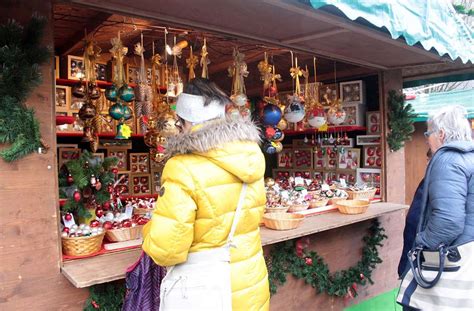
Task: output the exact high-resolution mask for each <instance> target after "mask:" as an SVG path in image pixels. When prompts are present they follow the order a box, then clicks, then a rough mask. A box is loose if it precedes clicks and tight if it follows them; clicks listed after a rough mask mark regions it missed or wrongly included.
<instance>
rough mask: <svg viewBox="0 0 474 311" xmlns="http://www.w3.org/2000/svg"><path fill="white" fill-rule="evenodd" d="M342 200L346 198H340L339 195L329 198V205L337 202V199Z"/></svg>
mask: <svg viewBox="0 0 474 311" xmlns="http://www.w3.org/2000/svg"><path fill="white" fill-rule="evenodd" d="M344 200H347V198H341V197H332V198H329V202H328V203H329V205H335V204H337V202H339V201H344Z"/></svg>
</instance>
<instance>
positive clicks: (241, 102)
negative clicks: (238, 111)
mask: <svg viewBox="0 0 474 311" xmlns="http://www.w3.org/2000/svg"><path fill="white" fill-rule="evenodd" d="M230 99H231V100H232V102H233V103H234V104H235V105H236V106H239V107H241V106H245V104H247V101H248V99H247V95H245V94H244V93H240V94H236V95H232V96H231V97H230Z"/></svg>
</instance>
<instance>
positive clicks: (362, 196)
mask: <svg viewBox="0 0 474 311" xmlns="http://www.w3.org/2000/svg"><path fill="white" fill-rule="evenodd" d="M376 192H377V189H375V188H373V189H367V190H361V191H352V190H347V194H348V195H349V197H348V199H349V200H372V199H373V198H374V197H375V193H376Z"/></svg>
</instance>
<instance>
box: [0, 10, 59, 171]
mask: <svg viewBox="0 0 474 311" xmlns="http://www.w3.org/2000/svg"><path fill="white" fill-rule="evenodd" d="M46 22H47V21H46V19H45V18H43V17H39V16H33V17H32V19H31V20H30V22H29V23H28V25H27V26H26V27H24V28H23V27H22V26H21V25H19V24H18V23H16V22H15V21H13V20H9V21H8V22H7V23H6V24H2V25H0V144H11V145H10V146H9V147H8V148H6V149H4V150H2V151H0V157H2V158H3V159H4V160H5V161H7V162H12V161H15V160H18V159H20V158H22V157H24V156H26V155H28V154H30V153H32V152H34V151H35V150H38V148H40V147H44V148H46V149H47V148H48V146H47V144H46V143H44V142H43V140H42V139H41V134H40V130H39V122H38V120H37V119H36V117H35V112H34V110H33V109H32V108H28V107H26V105H25V101H26V99H27V98H28V96H30V94H31V91H32V90H33V88H34V87H36V86H38V85H39V84H40V83H41V80H42V79H41V78H42V77H41V68H40V66H41V64H43V63H45V62H46V61H47V60H48V59H49V58H50V55H51V53H50V50H49V49H48V48H47V47H45V46H42V45H41V39H42V37H43V30H44V27H45V25H46Z"/></svg>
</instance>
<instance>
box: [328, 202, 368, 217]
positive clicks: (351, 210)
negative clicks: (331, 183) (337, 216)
mask: <svg viewBox="0 0 474 311" xmlns="http://www.w3.org/2000/svg"><path fill="white" fill-rule="evenodd" d="M369 204H370V202H369V201H368V200H342V201H339V202H337V203H336V206H337V209H338V210H339V212H341V213H343V214H363V213H365V212H366V211H367V209H368V208H369Z"/></svg>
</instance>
